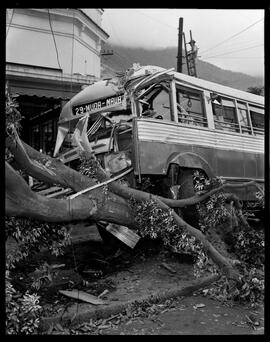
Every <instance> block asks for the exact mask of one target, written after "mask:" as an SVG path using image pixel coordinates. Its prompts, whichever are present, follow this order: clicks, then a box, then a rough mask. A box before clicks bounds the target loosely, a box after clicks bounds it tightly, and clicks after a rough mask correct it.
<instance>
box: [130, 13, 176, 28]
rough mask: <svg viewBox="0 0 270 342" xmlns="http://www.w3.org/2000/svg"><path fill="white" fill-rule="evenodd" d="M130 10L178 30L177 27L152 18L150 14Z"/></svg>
mask: <svg viewBox="0 0 270 342" xmlns="http://www.w3.org/2000/svg"><path fill="white" fill-rule="evenodd" d="M132 11H135V12H137V13H139V14H141V15H143V16H145V17H147V18H150V19H152V20H154V21H156V22H159V23H160V24H162V25H165V26H167V27H169V28H172V29H174V30H178V28H177V27H174V26H171V25H168V24H166V23H164V22H163V21H160V20H158V19H157V18H153V17H152V16H149V15H147V14H145V13H142V12H140V11H137V10H135V9H132Z"/></svg>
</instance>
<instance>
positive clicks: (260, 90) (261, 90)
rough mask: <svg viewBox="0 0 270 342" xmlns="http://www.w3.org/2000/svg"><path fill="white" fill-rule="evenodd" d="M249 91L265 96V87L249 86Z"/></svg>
mask: <svg viewBox="0 0 270 342" xmlns="http://www.w3.org/2000/svg"><path fill="white" fill-rule="evenodd" d="M247 92H249V93H252V94H255V95H261V96H264V87H263V86H262V87H249V88H247Z"/></svg>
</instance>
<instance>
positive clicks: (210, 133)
mask: <svg viewBox="0 0 270 342" xmlns="http://www.w3.org/2000/svg"><path fill="white" fill-rule="evenodd" d="M85 117H87V119H88V120H87V127H86V128H85V129H86V130H87V136H88V140H89V143H90V145H91V148H92V151H93V153H94V154H95V156H96V157H97V158H98V160H99V161H100V163H101V165H102V166H103V167H104V168H105V170H106V171H107V172H109V173H110V175H111V177H115V176H117V175H119V177H121V176H123V179H125V180H126V181H127V182H128V184H129V186H131V187H134V188H139V189H143V190H144V191H150V192H152V193H154V194H158V195H162V196H165V197H170V198H175V199H182V198H187V197H190V196H191V195H192V194H194V189H193V175H194V171H200V172H202V173H204V174H205V176H206V177H208V178H213V177H221V178H222V179H224V180H226V181H227V182H229V183H233V184H239V183H243V182H249V181H251V180H254V181H256V182H257V184H261V185H262V186H263V184H264V97H262V96H258V95H255V94H251V93H248V92H244V91H241V90H237V89H233V88H230V87H227V86H223V85H220V84H216V83H213V82H209V81H205V80H202V79H199V78H195V77H191V76H188V75H185V74H182V73H178V72H175V71H174V69H164V68H160V67H156V66H140V65H138V64H135V65H133V67H132V68H131V69H129V70H128V71H127V72H126V73H125V75H123V76H122V77H118V78H117V77H116V78H112V79H107V80H101V81H98V82H96V83H94V84H93V85H90V86H88V87H86V88H85V89H84V90H82V91H81V92H80V93H78V94H77V95H75V96H74V97H73V98H72V99H71V100H70V101H69V102H68V103H67V104H66V105H65V106H64V107H63V109H62V112H61V114H60V118H59V123H58V134H57V141H56V146H55V151H54V156H55V157H58V158H59V159H60V160H62V161H63V162H64V163H72V162H74V161H76V159H78V151H79V147H78V146H76V143H74V141H75V140H74V137H73V136H74V132H75V131H76V128H78V125H79V123H80V122H82V120H83V119H84V118H85ZM77 141H78V140H77ZM233 192H234V193H236V194H237V196H238V197H239V198H240V199H241V200H243V201H253V200H255V192H254V191H252V189H251V188H249V187H246V188H237V187H236V188H235V189H234V190H233ZM186 215H188V214H186ZM184 218H185V216H184ZM186 219H187V217H186Z"/></svg>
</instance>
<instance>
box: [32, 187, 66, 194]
mask: <svg viewBox="0 0 270 342" xmlns="http://www.w3.org/2000/svg"><path fill="white" fill-rule="evenodd" d="M61 189H62V188H60V187H59V186H53V187H51V188H48V189H45V190H41V191H38V194H39V195H47V194H50V193H52V192H54V191H57V190H61Z"/></svg>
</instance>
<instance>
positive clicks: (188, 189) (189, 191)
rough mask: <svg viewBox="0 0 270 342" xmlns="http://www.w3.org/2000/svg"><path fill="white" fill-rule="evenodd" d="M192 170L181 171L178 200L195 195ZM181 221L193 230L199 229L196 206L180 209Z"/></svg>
mask: <svg viewBox="0 0 270 342" xmlns="http://www.w3.org/2000/svg"><path fill="white" fill-rule="evenodd" d="M193 171H194V170H192V169H181V171H180V172H181V176H180V189H179V199H185V198H189V197H192V196H194V195H195V191H194V182H193ZM181 211H182V215H183V219H184V220H185V221H186V222H187V223H189V224H190V225H191V226H193V227H194V228H197V229H200V226H199V213H198V210H197V208H196V204H194V205H189V206H187V207H184V208H182V210H181Z"/></svg>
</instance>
